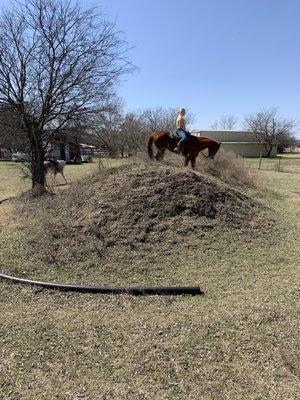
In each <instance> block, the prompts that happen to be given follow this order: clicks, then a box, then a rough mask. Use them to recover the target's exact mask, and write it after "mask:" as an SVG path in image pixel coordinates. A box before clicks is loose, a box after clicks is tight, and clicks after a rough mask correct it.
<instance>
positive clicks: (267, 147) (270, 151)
mask: <svg viewBox="0 0 300 400" xmlns="http://www.w3.org/2000/svg"><path fill="white" fill-rule="evenodd" d="M265 149H266V151H267V155H266V157H267V158H269V157H270V155H271V153H272V150H273V146H271V145H266V146H265Z"/></svg>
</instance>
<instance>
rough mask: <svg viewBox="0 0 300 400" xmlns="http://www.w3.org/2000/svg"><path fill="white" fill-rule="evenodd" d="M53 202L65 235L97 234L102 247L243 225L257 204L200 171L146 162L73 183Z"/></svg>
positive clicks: (250, 221) (178, 237) (174, 238)
mask: <svg viewBox="0 0 300 400" xmlns="http://www.w3.org/2000/svg"><path fill="white" fill-rule="evenodd" d="M53 202H59V203H60V206H59V210H60V213H61V214H62V217H61V218H62V220H63V221H64V224H67V225H68V229H67V231H66V232H67V233H66V234H70V232H71V231H72V232H73V234H74V235H75V234H78V233H79V232H82V233H83V234H84V235H92V236H96V237H97V238H98V239H99V240H100V241H101V242H102V244H103V245H104V246H105V247H110V246H115V245H129V246H135V245H138V244H142V243H158V242H161V241H170V242H174V243H176V242H178V241H180V240H181V238H182V237H184V236H186V235H190V234H199V233H201V231H203V230H207V229H212V228H214V227H216V226H223V227H224V229H229V228H237V229H248V228H249V226H252V227H253V220H254V219H255V213H256V211H257V210H258V209H259V208H261V206H260V205H259V204H258V203H256V202H255V201H253V200H252V199H250V198H249V197H247V196H245V195H243V194H241V193H239V192H237V191H235V190H233V189H231V188H229V187H228V186H226V185H222V184H220V183H218V182H216V181H213V180H212V179H209V178H207V177H205V176H203V175H201V174H199V173H195V172H193V171H191V170H183V169H179V168H178V169H177V168H173V169H172V168H169V167H154V166H147V165H146V166H141V165H139V166H127V167H122V168H119V169H117V170H116V171H115V172H114V173H112V172H110V173H104V174H101V175H100V176H98V177H94V178H93V180H92V181H89V182H87V181H85V182H81V183H79V184H78V185H75V186H73V187H72V188H71V189H70V191H68V192H67V193H63V194H61V195H59V196H57V197H56V198H55V199H51V200H50V203H53ZM53 209H56V210H57V209H58V207H53V204H52V206H51V207H50V209H49V212H50V213H51V212H52V211H51V210H53ZM56 220H57V217H56ZM249 224H250V225H249ZM251 224H252V225H251ZM48 230H49V229H48ZM51 230H52V231H53V228H51V229H50V231H51Z"/></svg>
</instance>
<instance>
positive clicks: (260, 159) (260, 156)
mask: <svg viewBox="0 0 300 400" xmlns="http://www.w3.org/2000/svg"><path fill="white" fill-rule="evenodd" d="M261 161H262V150H261V151H260V154H259V165H258V169H260V167H261Z"/></svg>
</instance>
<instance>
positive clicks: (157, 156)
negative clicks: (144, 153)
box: [155, 149, 166, 161]
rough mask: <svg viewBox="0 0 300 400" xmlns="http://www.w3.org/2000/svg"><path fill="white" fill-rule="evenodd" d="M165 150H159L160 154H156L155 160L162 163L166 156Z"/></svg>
mask: <svg viewBox="0 0 300 400" xmlns="http://www.w3.org/2000/svg"><path fill="white" fill-rule="evenodd" d="M165 151H166V150H165V149H159V150H158V152H157V154H156V156H155V158H156V161H161V160H163V158H164V155H165Z"/></svg>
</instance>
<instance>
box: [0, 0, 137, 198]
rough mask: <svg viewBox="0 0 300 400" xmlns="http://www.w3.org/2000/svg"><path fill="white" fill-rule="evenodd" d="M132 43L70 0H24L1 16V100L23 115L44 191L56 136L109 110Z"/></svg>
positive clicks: (36, 180)
mask: <svg viewBox="0 0 300 400" xmlns="http://www.w3.org/2000/svg"><path fill="white" fill-rule="evenodd" d="M126 51H127V49H126V43H125V41H124V39H123V38H122V35H121V34H120V33H118V32H117V31H116V29H115V26H114V24H112V23H110V22H107V21H106V20H105V19H104V18H103V17H102V16H101V15H98V14H97V12H96V10H95V9H94V8H93V9H89V10H86V11H84V10H82V9H81V8H80V6H79V4H78V3H75V4H74V3H73V2H71V1H69V0H26V1H25V0H24V1H23V2H21V3H19V2H18V4H17V5H16V7H15V8H12V9H11V10H9V11H4V12H3V13H2V16H1V19H0V102H2V104H5V105H9V106H10V107H11V109H12V110H13V111H14V112H15V113H16V114H18V115H19V116H20V117H21V120H22V127H23V130H24V132H25V133H26V137H27V139H28V143H29V146H30V154H29V155H30V166H31V173H32V186H33V189H35V191H36V193H37V194H41V193H43V192H44V190H45V176H44V168H43V162H44V156H45V152H46V148H47V146H48V144H49V142H50V141H51V135H50V134H49V132H52V133H54V132H55V131H58V130H59V129H61V128H62V127H63V126H64V125H65V124H66V123H68V122H69V121H70V120H72V119H74V118H76V117H77V116H78V115H91V114H93V113H95V112H102V111H105V110H106V106H107V104H109V98H110V97H111V96H112V95H113V94H114V92H115V84H116V83H117V82H118V79H119V78H120V76H121V75H122V74H123V73H124V72H128V71H129V70H130V68H129V64H128V62H127V60H126V58H125V56H126Z"/></svg>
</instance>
